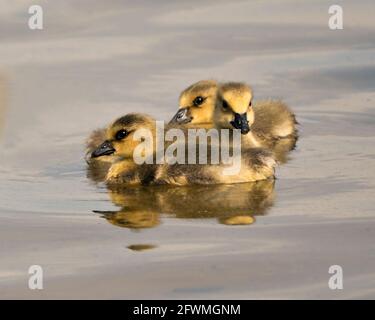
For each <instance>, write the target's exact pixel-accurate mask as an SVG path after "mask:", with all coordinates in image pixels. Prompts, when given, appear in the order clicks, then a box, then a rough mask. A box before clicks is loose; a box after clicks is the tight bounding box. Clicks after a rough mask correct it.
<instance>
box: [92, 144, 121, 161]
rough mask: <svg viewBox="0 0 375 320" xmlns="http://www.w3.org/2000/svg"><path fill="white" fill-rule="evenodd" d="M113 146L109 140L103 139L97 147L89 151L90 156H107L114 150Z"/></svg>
mask: <svg viewBox="0 0 375 320" xmlns="http://www.w3.org/2000/svg"><path fill="white" fill-rule="evenodd" d="M115 151H116V150H115V148H113V145H112V143H111V142H109V141H104V142H103V143H102V144H101V145H100V146H99V147H98V148H96V149H95V150H94V151H93V152H92V153H91V158H98V157H101V156H108V155H110V154H113V153H114V152H115Z"/></svg>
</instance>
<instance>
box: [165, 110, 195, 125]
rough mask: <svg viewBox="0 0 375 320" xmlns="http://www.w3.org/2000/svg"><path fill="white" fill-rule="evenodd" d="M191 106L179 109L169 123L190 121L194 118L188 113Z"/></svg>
mask: <svg viewBox="0 0 375 320" xmlns="http://www.w3.org/2000/svg"><path fill="white" fill-rule="evenodd" d="M188 113H189V108H181V109H180V110H178V111H177V113H176V114H175V115H174V116H173V118H172V120H171V121H169V123H177V124H184V123H189V122H191V120H192V119H193V118H192V117H190V116H189V115H188Z"/></svg>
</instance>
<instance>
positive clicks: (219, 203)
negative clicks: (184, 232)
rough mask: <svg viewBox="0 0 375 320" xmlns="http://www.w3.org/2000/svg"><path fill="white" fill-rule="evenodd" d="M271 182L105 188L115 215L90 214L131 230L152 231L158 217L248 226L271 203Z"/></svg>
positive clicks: (157, 221) (111, 213)
mask: <svg viewBox="0 0 375 320" xmlns="http://www.w3.org/2000/svg"><path fill="white" fill-rule="evenodd" d="M274 184H275V181H274V180H264V181H258V182H252V183H242V184H231V185H215V186H212V185H210V186H190V187H187V186H186V187H178V188H177V187H171V186H155V187H127V188H118V187H113V186H111V187H108V192H109V196H110V199H111V201H112V202H113V203H114V204H115V205H116V206H118V207H120V208H121V209H120V210H118V211H94V212H96V213H99V214H100V215H101V216H102V217H103V218H105V219H106V220H107V221H108V222H109V223H111V224H113V225H115V226H118V227H123V228H130V229H133V230H138V229H144V228H152V227H156V226H158V225H159V224H160V223H161V214H168V215H171V216H173V217H176V218H180V219H204V218H216V219H217V220H218V222H219V223H221V224H226V225H232V226H233V225H250V224H253V223H254V222H255V218H254V217H255V216H259V215H265V214H266V213H267V211H268V209H269V208H270V207H271V206H272V205H273V201H274Z"/></svg>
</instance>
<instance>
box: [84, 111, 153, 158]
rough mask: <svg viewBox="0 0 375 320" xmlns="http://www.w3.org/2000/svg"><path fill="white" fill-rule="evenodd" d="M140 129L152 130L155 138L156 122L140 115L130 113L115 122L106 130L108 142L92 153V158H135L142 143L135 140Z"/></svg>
mask: <svg viewBox="0 0 375 320" xmlns="http://www.w3.org/2000/svg"><path fill="white" fill-rule="evenodd" d="M138 129H146V130H150V132H151V134H152V136H153V137H154V136H155V135H154V134H155V120H154V119H153V118H151V117H150V116H148V115H144V114H140V113H130V114H127V115H126V116H123V117H121V118H119V119H117V120H115V121H114V122H113V123H112V124H111V125H109V126H108V128H107V130H106V140H105V141H104V142H103V143H102V144H101V145H100V146H99V147H98V148H97V149H95V150H94V151H93V152H92V154H91V157H92V158H98V157H101V156H108V155H113V156H118V157H122V158H125V159H126V158H133V152H134V149H135V148H136V147H137V145H138V144H139V143H140V141H139V139H133V135H134V133H135V132H136V131H137V130H138Z"/></svg>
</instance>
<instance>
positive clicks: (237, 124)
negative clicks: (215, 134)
mask: <svg viewBox="0 0 375 320" xmlns="http://www.w3.org/2000/svg"><path fill="white" fill-rule="evenodd" d="M230 124H231V125H232V126H233V127H234V128H235V129H241V134H246V133H248V132H249V131H250V126H249V121H247V113H246V112H245V113H243V114H239V113H235V114H234V120H233V121H231V122H230Z"/></svg>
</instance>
